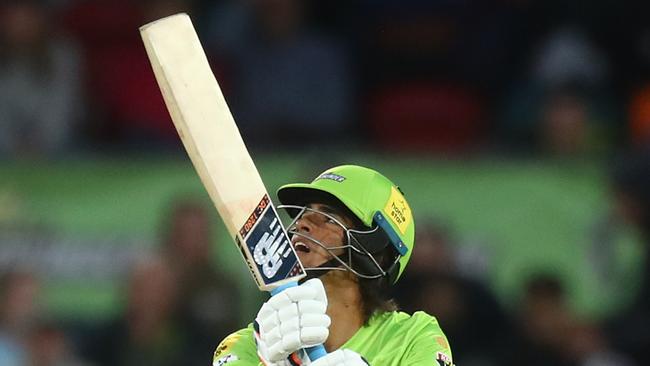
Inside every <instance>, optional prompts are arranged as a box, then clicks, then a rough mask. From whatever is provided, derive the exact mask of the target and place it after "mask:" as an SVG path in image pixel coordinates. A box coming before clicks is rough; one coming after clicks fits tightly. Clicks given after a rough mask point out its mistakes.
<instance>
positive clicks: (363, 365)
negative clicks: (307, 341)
mask: <svg viewBox="0 0 650 366" xmlns="http://www.w3.org/2000/svg"><path fill="white" fill-rule="evenodd" d="M310 365H311V366H370V364H369V363H368V362H367V361H366V360H365V359H364V358H363V357H361V355H360V354H358V353H356V352H354V351H351V350H349V349H339V350H336V351H334V352H332V353H328V354H327V356H325V357H321V358H319V359H318V360H316V361H313V362H312V363H311V364H310Z"/></svg>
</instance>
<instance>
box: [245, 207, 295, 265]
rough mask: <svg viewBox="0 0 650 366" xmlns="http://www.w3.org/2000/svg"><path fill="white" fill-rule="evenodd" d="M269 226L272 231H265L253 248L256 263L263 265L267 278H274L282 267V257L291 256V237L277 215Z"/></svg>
mask: <svg viewBox="0 0 650 366" xmlns="http://www.w3.org/2000/svg"><path fill="white" fill-rule="evenodd" d="M268 228H269V231H272V232H271V233H269V232H265V233H264V234H262V237H261V238H260V239H259V240H258V241H257V244H256V245H255V249H254V250H253V259H255V263H257V264H258V265H260V266H262V274H264V276H265V277H266V278H273V277H274V276H275V275H276V273H278V270H279V269H280V267H282V258H286V257H288V256H289V254H290V253H291V248H290V247H289V239H288V238H287V236H286V235H285V234H284V232H282V227H281V225H278V218H277V217H275V218H273V221H271V223H270V224H269V227H268ZM278 234H279V235H278Z"/></svg>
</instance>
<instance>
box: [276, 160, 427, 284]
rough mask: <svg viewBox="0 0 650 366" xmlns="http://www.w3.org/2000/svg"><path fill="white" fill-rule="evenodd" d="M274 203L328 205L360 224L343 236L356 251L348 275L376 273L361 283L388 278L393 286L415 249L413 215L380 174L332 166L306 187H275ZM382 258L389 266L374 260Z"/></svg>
mask: <svg viewBox="0 0 650 366" xmlns="http://www.w3.org/2000/svg"><path fill="white" fill-rule="evenodd" d="M278 199H279V200H280V202H281V203H282V204H283V205H291V206H294V207H295V206H306V205H308V204H310V203H331V204H334V205H336V206H337V207H342V208H344V209H345V211H346V212H347V213H349V214H351V215H352V218H353V219H355V221H358V222H360V223H361V224H362V225H363V227H362V228H356V229H358V230H354V229H351V230H347V231H348V235H349V236H348V237H350V236H351V237H352V239H353V240H350V243H349V244H350V245H351V246H353V247H355V248H356V249H358V250H355V251H354V252H353V253H352V254H353V255H354V258H353V260H352V262H353V263H352V264H350V266H351V267H356V268H352V269H350V268H349V267H348V269H350V270H352V271H353V272H354V273H356V274H357V275H359V273H358V271H359V270H362V271H364V272H365V273H371V274H372V273H381V276H380V275H378V274H375V275H374V277H369V276H366V278H377V277H388V279H389V283H394V282H396V281H397V279H398V278H399V277H400V276H401V274H402V272H403V271H404V268H405V267H406V264H407V263H408V260H409V258H410V256H411V252H412V251H413V245H414V237H415V223H414V221H413V214H412V212H411V208H410V206H409V204H408V202H407V201H406V199H405V198H404V195H403V194H402V192H401V191H400V189H399V187H398V186H397V185H395V184H393V183H392V182H391V181H390V180H389V179H388V178H386V177H385V176H383V175H381V174H380V173H378V172H376V171H374V170H372V169H368V168H364V167H361V166H357V165H342V166H337V167H334V168H331V169H328V170H326V171H325V172H323V173H322V174H320V175H319V176H318V177H316V179H314V180H313V181H312V182H311V183H295V184H287V185H284V186H282V187H280V189H279V190H278ZM289 214H290V215H291V216H295V215H296V214H297V212H296V211H295V210H294V211H293V212H292V211H291V210H289ZM391 248H392V250H391ZM386 252H388V253H390V254H391V255H392V256H393V259H394V260H392V261H389V262H388V263H384V264H379V261H378V260H377V258H376V256H377V255H379V254H380V253H386ZM339 261H340V260H339ZM346 267H347V266H346ZM355 269H356V270H357V271H355ZM377 271H379V272H377Z"/></svg>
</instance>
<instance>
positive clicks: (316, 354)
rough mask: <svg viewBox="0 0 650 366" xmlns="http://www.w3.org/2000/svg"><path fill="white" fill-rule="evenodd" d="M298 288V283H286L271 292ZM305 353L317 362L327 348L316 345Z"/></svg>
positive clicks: (276, 292) (272, 293)
mask: <svg viewBox="0 0 650 366" xmlns="http://www.w3.org/2000/svg"><path fill="white" fill-rule="evenodd" d="M296 286H298V282H289V283H285V284H284V285H282V286H278V287H276V288H274V289H273V290H271V295H275V294H279V293H280V292H282V291H284V290H286V289H288V288H291V287H296ZM305 351H306V352H307V354H308V355H309V359H310V360H312V361H315V360H317V359H319V358H321V357H323V356H325V355H326V354H327V351H325V347H323V345H322V344H319V345H316V346H313V347H307V348H306V349H305Z"/></svg>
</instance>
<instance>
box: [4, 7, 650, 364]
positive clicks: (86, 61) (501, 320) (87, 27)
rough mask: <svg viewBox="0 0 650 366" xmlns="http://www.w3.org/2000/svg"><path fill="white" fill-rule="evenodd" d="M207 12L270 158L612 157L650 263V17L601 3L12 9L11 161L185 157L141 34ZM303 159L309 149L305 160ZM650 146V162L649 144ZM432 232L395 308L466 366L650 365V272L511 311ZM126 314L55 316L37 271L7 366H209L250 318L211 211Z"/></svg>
mask: <svg viewBox="0 0 650 366" xmlns="http://www.w3.org/2000/svg"><path fill="white" fill-rule="evenodd" d="M181 11H185V12H188V13H190V15H191V16H192V18H193V20H194V22H195V25H196V27H197V29H198V32H199V36H200V38H201V40H202V42H203V45H204V48H205V50H206V53H207V55H208V57H209V59H210V62H211V66H212V67H213V70H214V72H215V74H216V76H217V79H218V80H219V81H220V84H221V87H222V88H223V90H224V94H225V96H226V99H227V100H228V102H229V104H230V106H231V108H232V111H233V114H234V116H235V119H236V120H237V121H238V124H239V126H240V128H241V130H242V134H243V135H244V139H245V140H246V141H247V143H248V145H249V147H252V148H253V149H289V150H290V151H301V152H304V151H308V150H311V149H322V148H337V147H341V146H346V147H347V148H356V147H358V148H374V149H376V150H377V151H381V152H384V151H388V152H401V153H404V152H409V153H413V152H417V153H430V154H445V155H446V154H454V155H457V154H461V155H462V154H467V153H481V154H483V153H497V154H515V155H516V156H521V155H524V156H529V155H533V156H548V157H558V156H560V157H583V156H592V157H593V156H595V157H610V156H612V155H613V154H615V153H620V152H622V151H626V150H632V149H638V151H640V152H637V153H634V154H633V155H630V156H628V155H625V156H623V157H622V158H621V159H620V160H619V161H617V162H616V163H615V164H613V167H614V168H613V169H612V172H611V173H610V177H611V182H610V183H611V184H610V193H611V201H612V207H613V209H612V211H611V212H610V213H608V220H607V225H630V226H633V227H635V228H636V229H637V230H638V231H639V232H640V233H641V235H642V237H643V240H644V243H643V244H645V247H644V248H645V249H644V250H645V252H646V253H647V252H648V251H649V250H650V193H649V190H648V187H650V154H648V152H647V151H644V146H646V145H648V143H649V141H650V84H649V83H648V82H649V81H650V23H648V22H647V19H646V14H648V12H649V11H650V3H648V2H643V1H637V2H616V1H613V0H593V1H590V2H588V4H587V3H584V2H562V1H556V0H549V1H533V0H499V1H497V0H495V1H476V0H474V1H473V0H456V1H445V0H435V1H424V0H407V1H399V2H396V1H386V0H373V1H370V0H356V1H344V0H334V1H320V2H318V1H301V0H222V1H189V0H143V1H126V0H94V1H81V0H51V1H44V0H41V1H35V0H20V1H19V0H5V1H2V2H1V3H0V160H13V159H50V158H65V157H69V156H77V155H78V154H84V153H86V154H96V153H118V152H119V153H121V152H124V151H132V152H145V153H147V152H171V153H177V152H180V151H181V150H180V148H179V139H178V136H177V135H176V132H175V130H174V128H173V125H172V124H171V122H170V119H169V116H168V114H167V111H166V109H165V106H164V104H163V101H162V98H161V96H160V92H159V90H158V87H157V84H156V82H155V80H154V77H153V73H152V72H151V70H150V66H149V63H148V60H147V56H146V54H145V52H144V48H143V46H142V44H141V41H140V39H139V34H138V31H137V29H138V27H139V26H140V25H142V24H145V23H146V22H149V21H152V20H155V19H158V18H160V17H163V16H166V15H170V14H174V13H177V12H181ZM296 143H297V144H296ZM646 150H647V149H646ZM426 221H427V220H426V219H424V220H420V221H418V224H419V226H418V234H417V235H418V239H417V244H416V247H417V249H416V250H417V253H418V254H417V255H415V256H413V259H412V263H411V265H410V267H409V270H408V271H407V273H406V275H405V278H403V280H401V281H400V286H399V287H398V288H396V292H395V296H396V298H397V300H398V302H399V303H400V304H401V305H402V307H403V308H404V309H405V310H407V311H413V310H420V309H421V310H425V311H428V312H430V313H431V314H433V315H435V316H436V317H437V318H438V319H439V321H440V323H441V324H442V327H443V329H444V330H445V331H446V333H447V335H448V337H449V340H450V342H451V345H452V350H453V352H454V358H455V361H456V364H458V365H470V366H471V365H476V366H479V365H497V364H498V365H504V364H505V365H582V366H596V365H598V366H601V365H602V366H605V365H611V366H614V365H620V366H627V365H631V366H633V365H647V364H650V354H649V353H648V352H649V350H650V269H649V268H650V266H644V272H643V275H642V284H641V287H640V290H639V292H638V294H637V295H636V298H635V300H634V301H632V302H631V303H630V304H629V305H628V306H627V308H626V309H624V311H621V312H618V313H616V314H614V315H613V316H611V317H609V318H607V319H582V318H581V317H580V316H578V315H576V313H575V312H574V311H573V310H572V308H571V306H570V304H569V303H568V301H567V296H566V294H567V291H568V290H567V287H566V284H564V283H563V281H562V278H561V276H559V275H557V274H555V273H550V272H539V273H531V274H530V277H529V278H528V279H527V280H526V281H524V282H525V285H524V287H523V289H522V291H521V293H522V296H521V298H520V299H519V301H518V302H517V304H515V305H514V306H513V307H512V308H504V306H503V304H502V303H500V302H499V301H498V300H497V298H496V297H495V295H494V294H493V293H492V291H491V289H490V286H489V284H487V283H486V279H485V277H484V276H481V275H480V273H477V271H471V270H470V268H467V267H465V266H464V265H463V262H462V260H460V258H462V253H460V252H459V249H458V246H456V245H455V244H456V243H455V242H454V232H453V228H451V227H448V226H446V225H443V224H441V223H439V222H437V221H435V220H429V222H426ZM163 227H164V229H165V232H164V235H163V238H164V239H163V240H162V243H161V245H160V247H159V250H157V251H156V252H155V253H150V255H148V256H146V257H144V258H142V259H141V260H138V261H136V262H135V263H134V264H133V268H132V269H131V271H130V274H129V276H128V278H127V279H125V281H124V283H125V284H126V288H124V290H123V294H124V300H123V304H122V310H121V311H120V313H119V316H118V317H116V318H115V319H113V320H112V321H110V322H108V323H107V324H93V325H92V326H91V327H79V326H78V325H75V324H73V325H70V324H67V323H64V322H61V321H60V320H59V319H55V318H49V317H47V316H44V315H43V312H42V311H41V309H39V307H38V304H39V303H40V301H39V296H40V294H41V281H42V279H39V278H38V277H37V276H35V275H34V274H33V273H31V272H30V271H29V270H23V269H16V270H14V271H10V272H8V273H5V274H4V275H3V276H2V280H1V281H0V365H2V366H5V365H6V366H13V365H33V366H50V365H116V366H117V365H180V364H183V365H206V364H209V362H210V358H211V353H212V351H213V350H214V346H215V345H216V344H217V342H218V341H219V340H220V339H221V338H222V337H223V336H224V335H226V334H228V333H230V332H231V331H233V330H235V329H237V328H238V327H240V326H242V325H243V324H238V320H239V319H238V318H237V317H233V316H232V314H236V313H237V312H238V309H239V308H240V305H241V304H240V301H241V297H240V296H239V294H238V293H237V292H236V290H235V289H237V288H238V287H237V286H236V285H233V284H232V282H231V279H229V278H228V277H227V276H226V275H225V274H224V273H221V272H219V271H218V269H217V268H216V267H215V266H213V265H211V262H210V258H211V255H210V250H211V248H212V246H211V240H212V233H211V226H210V224H209V220H208V218H207V214H206V211H205V207H204V206H203V205H202V204H198V203H196V202H193V201H191V200H179V201H178V202H176V203H175V205H173V207H172V209H171V211H170V215H169V222H166V223H165V224H164V225H163Z"/></svg>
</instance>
